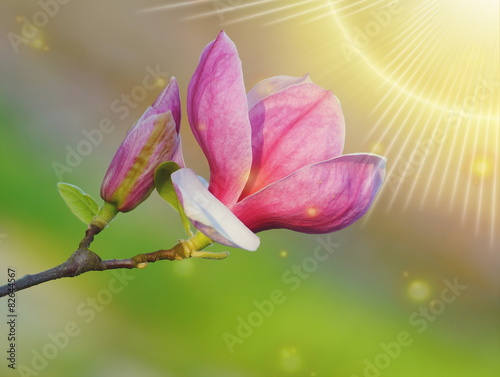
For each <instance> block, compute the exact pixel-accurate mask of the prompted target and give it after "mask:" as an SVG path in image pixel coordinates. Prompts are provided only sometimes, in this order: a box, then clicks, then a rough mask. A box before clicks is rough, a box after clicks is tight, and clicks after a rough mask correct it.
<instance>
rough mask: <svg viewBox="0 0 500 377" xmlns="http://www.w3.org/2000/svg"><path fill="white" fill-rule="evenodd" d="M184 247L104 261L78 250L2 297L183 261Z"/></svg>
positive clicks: (0, 289)
mask: <svg viewBox="0 0 500 377" xmlns="http://www.w3.org/2000/svg"><path fill="white" fill-rule="evenodd" d="M181 249H182V245H181V244H180V243H179V244H177V245H175V246H174V247H173V248H172V249H169V250H158V251H154V252H152V253H147V254H139V255H136V256H135V257H132V258H130V259H108V260H102V259H101V258H100V257H99V256H98V255H97V254H96V253H94V252H93V251H91V250H88V249H78V250H77V251H75V252H74V253H73V254H72V255H71V256H70V257H69V259H68V260H67V261H66V262H64V263H62V264H60V265H59V266H56V267H54V268H51V269H49V270H47V271H43V272H39V273H37V274H33V275H25V276H23V277H22V278H20V279H19V280H17V281H16V282H15V284H6V285H4V286H1V287H0V297H3V296H6V295H8V294H9V293H11V292H17V291H20V290H23V289H26V288H29V287H32V286H34V285H38V284H41V283H45V282H48V281H51V280H56V279H60V278H65V277H75V276H78V275H81V274H83V273H85V272H89V271H104V270H116V269H120V268H128V269H132V268H144V267H146V265H147V263H154V262H156V261H159V260H176V259H182V257H181V255H182V251H181Z"/></svg>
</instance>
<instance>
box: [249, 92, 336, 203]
mask: <svg viewBox="0 0 500 377" xmlns="http://www.w3.org/2000/svg"><path fill="white" fill-rule="evenodd" d="M250 121H251V123H252V147H253V165H252V170H251V174H250V179H249V182H248V184H247V186H246V187H245V190H244V192H243V195H241V198H244V197H246V196H248V195H251V194H252V193H254V192H256V191H258V190H260V189H262V188H263V187H265V186H267V185H269V184H271V183H273V182H275V181H278V180H280V179H281V178H284V177H286V176H287V175H289V174H290V173H292V172H294V171H296V170H298V169H300V168H302V167H304V166H307V165H311V164H314V163H316V162H319V161H324V160H328V159H331V158H333V157H336V156H338V155H340V154H341V153H342V149H343V147H344V132H345V131H344V116H343V114H342V110H341V108H340V104H339V102H338V100H337V98H336V97H335V96H334V95H333V94H332V93H331V92H330V91H327V90H324V89H322V88H321V87H319V86H318V85H315V84H311V83H302V84H298V85H292V86H289V87H288V88H286V89H285V90H282V91H280V92H277V93H275V94H272V95H270V96H268V97H266V98H264V99H263V100H262V101H260V102H259V103H258V104H256V105H255V106H254V107H253V108H252V109H251V110H250Z"/></svg>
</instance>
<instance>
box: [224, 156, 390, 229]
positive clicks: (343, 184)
mask: <svg viewBox="0 0 500 377" xmlns="http://www.w3.org/2000/svg"><path fill="white" fill-rule="evenodd" d="M385 162H386V160H385V158H383V157H380V156H377V155H374V154H350V155H344V156H340V157H336V158H333V159H331V160H328V161H323V162H319V163H316V164H314V165H310V166H306V167H304V168H302V169H300V170H298V171H296V172H295V173H293V174H291V175H289V176H288V177H286V178H283V179H282V180H280V181H278V182H275V183H273V184H271V185H269V186H268V187H266V188H264V189H262V190H261V191H259V192H256V193H255V194H253V195H251V196H249V197H247V198H245V199H243V200H242V201H241V202H239V203H237V204H235V205H234V206H231V210H232V211H233V213H234V214H235V215H236V216H238V218H239V219H240V220H241V221H243V223H244V224H245V225H246V226H247V227H248V228H250V229H251V230H252V231H254V232H256V233H257V232H260V231H263V230H267V229H273V228H274V229H278V228H286V229H291V230H295V231H298V232H303V233H329V232H333V231H336V230H340V229H342V228H345V227H346V226H348V225H350V224H352V223H353V222H355V221H356V220H358V219H359V218H360V217H361V216H363V214H364V213H365V212H366V211H367V210H368V208H369V207H370V205H371V203H372V201H373V199H374V198H375V195H376V194H377V192H378V190H379V188H380V186H381V185H382V181H383V179H384V174H385Z"/></svg>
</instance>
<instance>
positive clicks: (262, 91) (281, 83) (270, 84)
mask: <svg viewBox="0 0 500 377" xmlns="http://www.w3.org/2000/svg"><path fill="white" fill-rule="evenodd" d="M305 82H307V83H312V81H311V79H310V78H309V74H307V75H304V76H302V77H292V76H274V77H270V78H268V79H264V80H262V81H260V82H258V83H257V84H256V85H255V86H254V87H253V88H252V89H251V90H250V91H249V92H248V94H247V100H248V108H249V109H251V108H252V107H254V106H255V104H257V103H258V102H260V101H262V100H263V99H264V98H266V97H268V96H270V95H271V94H274V93H277V92H280V91H282V90H284V89H286V88H288V87H290V86H292V85H298V84H303V83H305Z"/></svg>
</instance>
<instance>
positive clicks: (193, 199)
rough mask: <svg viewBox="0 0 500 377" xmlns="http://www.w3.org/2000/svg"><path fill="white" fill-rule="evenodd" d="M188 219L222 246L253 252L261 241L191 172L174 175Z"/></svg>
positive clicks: (179, 196) (185, 170)
mask: <svg viewBox="0 0 500 377" xmlns="http://www.w3.org/2000/svg"><path fill="white" fill-rule="evenodd" d="M172 182H173V184H174V188H175V191H176V193H177V196H178V198H179V200H180V202H181V204H182V207H183V208H184V212H185V213H186V216H187V217H188V218H189V220H191V222H192V223H193V224H194V226H195V227H196V228H197V229H198V230H200V231H201V232H202V233H203V234H205V235H206V236H207V237H209V238H211V239H212V240H214V241H215V242H218V243H220V244H222V245H226V246H231V247H239V248H242V249H246V250H250V251H254V250H257V248H258V247H259V243H260V239H259V237H257V236H256V235H255V234H254V233H253V232H252V231H251V230H250V229H248V228H247V227H246V226H245V225H244V224H243V223H242V222H241V221H240V220H239V219H238V218H237V217H236V216H235V215H234V214H233V213H232V212H231V211H230V210H229V208H227V207H226V206H225V205H224V204H222V203H221V202H220V201H219V200H218V199H217V198H216V197H215V196H214V195H213V194H212V193H211V192H210V191H208V189H207V188H206V187H205V185H204V183H203V182H202V181H201V180H200V179H199V178H198V176H196V174H195V173H194V172H193V171H192V170H191V169H179V170H177V171H176V172H175V173H173V174H172Z"/></svg>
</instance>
